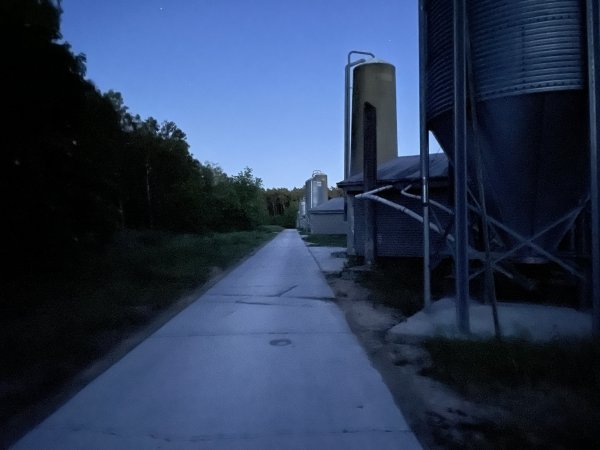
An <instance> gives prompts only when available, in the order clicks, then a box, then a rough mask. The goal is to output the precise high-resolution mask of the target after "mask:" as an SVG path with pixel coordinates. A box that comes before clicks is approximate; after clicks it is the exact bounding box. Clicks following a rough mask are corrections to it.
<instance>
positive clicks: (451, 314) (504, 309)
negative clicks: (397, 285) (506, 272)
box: [388, 298, 592, 341]
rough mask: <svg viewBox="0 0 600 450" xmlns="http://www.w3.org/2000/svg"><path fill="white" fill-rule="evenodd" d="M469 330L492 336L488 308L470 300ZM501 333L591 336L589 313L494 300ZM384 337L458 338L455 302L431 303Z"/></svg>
mask: <svg viewBox="0 0 600 450" xmlns="http://www.w3.org/2000/svg"><path fill="white" fill-rule="evenodd" d="M469 313H470V322H471V332H472V335H473V336H474V337H481V338H488V337H492V336H494V322H493V316H492V308H491V306H489V305H482V304H480V303H474V302H473V303H471V305H470V307H469ZM498 317H499V321H500V328H501V330H502V334H503V335H504V336H507V337H512V338H521V339H527V340H532V341H550V340H553V339H562V338H585V337H589V336H591V332H592V318H591V315H590V314H587V313H584V312H581V311H577V310H574V309H572V308H566V307H559V306H546V305H534V304H526V303H503V302H499V303H498ZM388 336H389V337H390V338H391V339H401V340H403V341H406V340H408V341H410V340H417V341H418V340H422V339H425V338H427V337H431V336H445V337H461V334H460V333H459V331H458V329H457V327H456V304H455V301H454V299H453V298H444V299H441V300H438V301H436V302H434V303H433V304H432V306H431V310H430V311H429V312H425V311H420V312H418V313H417V314H415V315H413V316H411V317H409V318H408V319H407V320H406V321H405V322H402V323H399V324H398V325H396V326H395V327H393V328H392V329H391V330H390V331H389V332H388Z"/></svg>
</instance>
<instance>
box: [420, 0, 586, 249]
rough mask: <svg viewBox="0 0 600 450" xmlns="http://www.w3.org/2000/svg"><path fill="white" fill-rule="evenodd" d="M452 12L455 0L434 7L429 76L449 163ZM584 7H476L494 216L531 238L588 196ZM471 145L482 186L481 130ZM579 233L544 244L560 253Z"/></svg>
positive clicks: (518, 1)
mask: <svg viewBox="0 0 600 450" xmlns="http://www.w3.org/2000/svg"><path fill="white" fill-rule="evenodd" d="M452 8H453V2H452V0H430V1H429V2H428V10H427V15H428V30H427V43H428V44H427V54H428V58H427V74H426V77H427V121H428V126H429V129H431V130H432V131H433V133H434V134H435V136H436V138H437V140H438V141H439V142H440V144H441V145H442V147H443V149H444V151H445V152H446V153H447V154H448V156H449V157H450V159H452V156H453V152H454V150H453V111H452V104H453V35H452V26H453V24H452V18H453V14H452V11H453V9H452ZM583 8H584V2H582V1H580V0H507V1H502V2H500V1H496V0H468V1H467V10H468V22H469V33H470V47H471V57H472V61H473V63H472V73H473V78H474V86H475V99H476V106H477V107H476V110H475V112H476V114H477V130H476V132H477V134H478V141H477V142H478V145H479V149H480V152H481V155H482V168H483V179H484V187H485V191H486V197H487V199H488V213H489V214H490V216H492V217H494V218H496V219H498V220H500V221H501V222H502V223H504V224H505V225H507V226H508V227H510V228H511V229H512V230H514V231H516V232H517V233H519V234H520V235H522V236H524V237H526V238H531V237H533V236H535V235H536V234H537V233H539V232H540V231H542V230H544V229H545V228H546V227H547V226H548V225H550V224H551V223H553V222H554V221H556V220H557V219H559V218H561V217H563V216H564V215H565V214H567V213H568V212H569V211H570V210H572V209H573V208H575V207H576V206H577V205H578V204H580V203H581V202H582V201H583V199H584V197H585V195H586V191H587V179H588V169H587V158H588V157H587V151H586V145H587V138H586V136H587V101H586V96H585V92H584V89H585V80H586V72H585V69H586V67H585V56H586V55H585V23H584V10H583ZM470 123H471V125H472V123H473V122H472V121H471V122H470ZM467 139H468V148H469V155H468V172H469V177H470V179H472V180H474V179H475V178H476V177H475V158H476V153H475V152H476V147H475V143H476V142H475V140H474V137H473V128H472V126H469V127H468V136H467ZM475 192H476V191H475ZM570 225H571V223H565V224H563V225H562V226H561V227H559V228H557V229H555V230H553V231H552V232H551V233H548V234H545V235H544V236H543V237H542V238H540V239H538V240H536V243H537V244H539V245H541V246H542V247H544V248H545V249H547V250H554V249H556V247H557V245H558V243H559V241H560V240H561V238H562V237H563V236H564V234H565V232H566V230H567V229H568V228H569V227H570ZM505 239H506V241H508V242H509V243H510V242H513V243H514V240H513V239H512V238H510V237H509V236H505ZM521 256H527V254H526V253H525V252H522V253H521Z"/></svg>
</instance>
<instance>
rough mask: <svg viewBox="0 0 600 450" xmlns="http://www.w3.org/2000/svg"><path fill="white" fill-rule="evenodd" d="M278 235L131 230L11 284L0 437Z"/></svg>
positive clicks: (269, 230) (0, 378)
mask: <svg viewBox="0 0 600 450" xmlns="http://www.w3.org/2000/svg"><path fill="white" fill-rule="evenodd" d="M280 229H281V228H279V227H263V228H261V229H259V230H257V231H245V232H235V233H224V234H210V235H202V236H201V235H188V234H185V235H180V234H169V233H160V232H149V231H145V232H139V231H127V232H122V233H120V234H118V235H116V236H115V237H114V239H113V241H112V242H111V244H110V245H109V246H107V247H106V248H105V249H103V250H102V251H98V250H96V251H87V252H84V253H82V254H80V255H78V257H77V258H74V259H73V260H71V261H69V262H67V263H65V264H63V265H61V266H60V267H55V268H54V269H53V270H49V271H47V272H45V273H37V274H35V275H34V276H33V277H29V278H28V279H21V280H13V282H12V284H10V286H9V288H8V289H7V290H8V295H7V296H6V297H5V298H3V303H4V307H5V313H4V314H3V315H2V317H1V318H0V342H2V344H3V345H2V350H0V357H1V358H0V360H1V361H2V364H1V365H0V404H1V405H2V408H0V429H1V428H2V426H1V425H2V424H4V423H6V422H7V421H9V420H10V419H11V418H12V417H14V416H16V415H18V414H20V413H22V412H23V411H24V410H25V409H27V408H28V407H29V406H31V405H34V404H36V402H39V401H41V400H43V399H44V398H47V397H48V396H50V395H52V394H53V393H54V392H56V391H57V390H59V389H60V388H61V386H64V385H65V384H66V383H67V382H68V380H69V379H71V378H72V377H73V376H75V375H76V374H77V373H78V372H79V371H80V370H81V369H82V368H84V367H85V366H86V365H88V364H89V363H91V362H92V361H94V360H95V359H97V358H99V357H101V356H102V355H103V354H105V353H106V352H107V351H108V350H110V349H111V348H112V347H113V346H115V345H116V344H117V343H119V342H120V341H121V340H122V339H123V338H124V337H126V336H128V335H129V334H131V333H133V332H135V331H137V330H138V329H140V328H141V327H142V326H144V325H145V324H147V323H149V322H150V321H151V320H152V319H153V318H154V317H156V316H157V315H158V314H159V313H160V312H161V311H163V310H165V308H167V307H168V306H170V305H172V304H174V303H175V302H176V301H177V300H178V299H180V298H181V297H182V296H183V295H185V294H186V293H190V292H191V291H192V290H194V289H196V288H198V287H199V286H201V285H202V284H204V283H205V282H206V281H207V280H208V279H209V278H210V277H211V275H214V274H215V273H218V272H219V271H222V270H224V269H225V268H227V267H229V266H231V265H232V264H234V263H235V262H237V261H239V260H240V259H241V258H243V257H244V256H246V255H247V254H248V253H250V252H251V251H252V250H254V249H255V248H257V247H258V246H260V245H261V244H263V243H264V242H266V241H267V240H269V239H270V238H272V237H273V236H274V235H275V233H276V232H277V231H279V230H280Z"/></svg>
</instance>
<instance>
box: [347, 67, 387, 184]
mask: <svg viewBox="0 0 600 450" xmlns="http://www.w3.org/2000/svg"><path fill="white" fill-rule="evenodd" d="M365 102H369V103H370V104H371V105H373V106H374V107H375V108H376V109H377V164H378V165H380V164H382V163H384V162H387V161H390V160H392V159H394V158H396V157H397V156H398V133H397V123H396V69H395V68H394V66H393V65H392V64H389V63H387V62H384V61H381V60H377V59H372V60H369V61H367V62H365V63H362V64H359V65H357V66H356V67H355V68H354V71H353V90H352V127H351V130H352V131H351V133H352V135H351V141H350V142H351V148H350V169H349V170H350V171H349V175H350V176H352V175H356V174H357V173H360V172H362V171H363V158H364V150H363V145H364V137H363V126H364V117H363V107H364V103H365Z"/></svg>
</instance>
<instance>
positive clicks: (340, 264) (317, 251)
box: [308, 245, 346, 273]
mask: <svg viewBox="0 0 600 450" xmlns="http://www.w3.org/2000/svg"><path fill="white" fill-rule="evenodd" d="M308 250H309V251H310V253H311V254H312V255H313V257H314V258H315V259H316V261H317V264H318V265H319V268H320V269H321V270H322V271H323V272H325V273H339V272H341V271H342V270H343V269H344V265H345V264H346V258H345V257H340V256H338V255H340V254H343V253H345V252H346V247H318V246H315V245H310V246H308Z"/></svg>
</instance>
